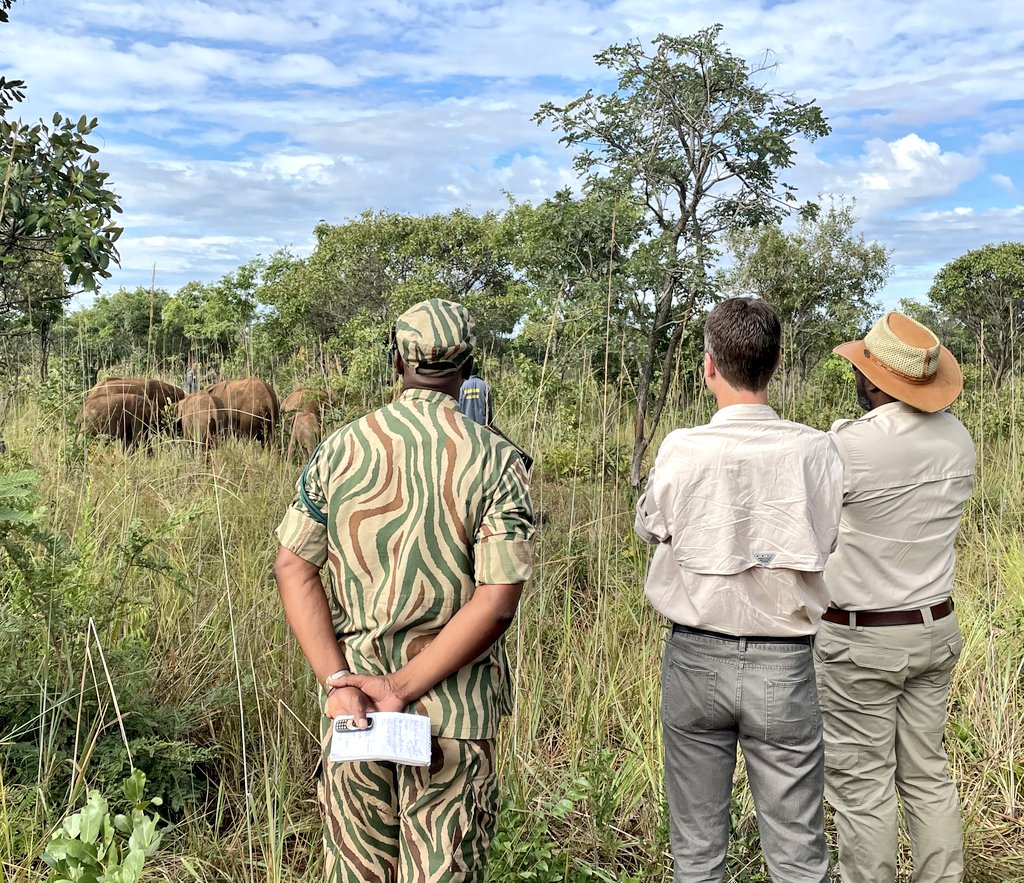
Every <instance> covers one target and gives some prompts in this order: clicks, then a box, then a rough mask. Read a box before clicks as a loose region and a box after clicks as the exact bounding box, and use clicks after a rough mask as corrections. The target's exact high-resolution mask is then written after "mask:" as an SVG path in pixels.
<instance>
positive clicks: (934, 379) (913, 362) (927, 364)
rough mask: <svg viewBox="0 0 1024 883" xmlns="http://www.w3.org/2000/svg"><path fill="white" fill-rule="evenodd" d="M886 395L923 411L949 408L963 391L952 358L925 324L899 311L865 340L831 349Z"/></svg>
mask: <svg viewBox="0 0 1024 883" xmlns="http://www.w3.org/2000/svg"><path fill="white" fill-rule="evenodd" d="M832 352H834V353H835V354H836V355H838V356H842V357H843V358H844V359H846V360H847V361H849V362H851V363H852V364H853V366H854V367H855V368H857V369H858V370H859V371H860V372H861V373H862V374H863V375H864V376H865V377H867V379H868V380H870V381H871V382H872V383H873V384H874V385H875V386H877V387H878V388H879V389H880V390H882V392H885V393H888V394H889V395H891V396H892V397H893V398H894V399H899V400H900V401H901V402H906V404H908V405H910V406H911V407H914V408H917V409H918V410H920V411H927V412H929V413H931V412H934V411H941V410H943V409H944V408H948V407H949V406H950V405H951V404H953V402H954V401H955V400H956V397H957V396H958V395H960V392H961V390H963V388H964V375H963V372H962V371H961V370H960V365H959V364H957V361H956V359H955V358H954V356H953V354H952V353H951V352H950V351H949V350H948V349H946V348H945V347H944V346H943V345H942V344H941V343H940V342H939V339H938V338H937V337H936V336H935V334H934V333H932V331H931V330H929V329H928V328H926V327H925V326H924V325H922V324H921V323H920V322H915V321H914V320H913V319H911V318H910V317H909V316H904V315H903V313H898V312H896V311H895V310H893V311H892V312H889V313H886V314H885V315H884V316H882V318H881V319H879V320H878V321H877V322H875V324H874V326H872V328H871V330H870V331H869V332H868V333H867V334H866V335H864V339H863V340H851V341H849V342H848V343H843V344H840V345H839V346H837V347H836V348H835V349H834V350H832Z"/></svg>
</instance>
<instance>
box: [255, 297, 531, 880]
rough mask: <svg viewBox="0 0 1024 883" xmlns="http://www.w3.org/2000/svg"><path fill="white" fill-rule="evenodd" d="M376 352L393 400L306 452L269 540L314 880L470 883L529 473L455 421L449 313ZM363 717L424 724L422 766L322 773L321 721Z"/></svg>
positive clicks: (488, 813) (503, 709)
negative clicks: (287, 650) (314, 834)
mask: <svg viewBox="0 0 1024 883" xmlns="http://www.w3.org/2000/svg"><path fill="white" fill-rule="evenodd" d="M391 342H392V349H391V360H392V365H393V367H394V370H395V371H396V373H397V374H398V375H399V376H400V377H401V378H402V391H401V393H400V395H399V396H398V398H397V399H396V400H395V401H394V402H392V403H391V404H389V405H386V406H384V407H383V408H380V409H378V410H376V411H374V412H372V413H370V414H368V415H367V416H365V417H363V418H362V419H360V420H356V421H354V422H352V423H349V424H348V425H347V426H344V427H342V428H341V429H339V430H338V431H337V432H335V433H334V434H333V435H331V436H329V437H328V438H327V439H326V440H325V441H324V442H323V444H322V445H321V446H320V447H319V448H318V450H317V452H316V453H315V454H314V455H313V457H312V459H311V460H310V462H309V464H308V465H307V467H306V469H305V471H304V472H303V474H302V476H301V478H300V479H299V484H298V491H299V494H298V496H297V498H296V499H295V501H294V502H293V503H292V505H291V507H290V508H289V509H288V511H287V514H286V515H285V517H284V520H283V521H282V522H281V525H280V527H279V528H278V537H279V539H280V542H281V545H280V549H279V550H278V555H277V563H276V565H275V574H276V576H277V581H278V587H279V589H280V592H281V599H282V601H283V603H284V608H285V612H286V614H287V616H288V621H289V623H290V624H291V626H292V629H293V631H294V632H295V635H296V636H297V638H298V640H299V643H300V644H301V646H302V649H303V652H304V653H305V655H306V658H307V660H308V661H309V664H310V667H311V668H312V669H313V671H314V673H315V674H316V678H317V680H318V681H319V683H320V685H321V687H322V693H321V702H322V705H323V709H324V715H325V719H324V726H323V729H322V734H323V736H324V750H325V757H324V767H323V777H322V780H321V787H320V796H321V801H322V804H323V809H324V816H325V822H326V824H325V833H324V840H325V846H326V852H327V864H326V880H327V881H330V883H396V881H401V883H448V881H464V883H482V881H483V880H484V876H485V873H486V868H487V853H488V848H489V845H490V841H491V837H492V835H493V833H494V829H495V822H496V818H497V813H498V803H499V792H498V781H497V776H496V758H495V739H496V737H497V735H498V723H499V721H500V719H501V717H502V716H503V715H505V714H508V713H509V711H510V710H511V698H512V696H511V687H510V681H509V676H508V663H507V660H506V657H505V648H504V640H503V635H504V632H505V630H506V629H507V628H508V626H509V624H510V623H511V621H512V618H513V617H514V615H515V611H516V607H517V605H518V603H519V596H520V593H521V591H522V587H523V583H524V582H525V581H526V580H527V579H528V578H529V577H530V574H531V571H532V568H533V535H534V532H533V524H532V514H531V503H530V493H529V488H528V478H527V473H526V469H525V467H524V465H523V461H522V458H521V457H520V454H519V453H518V452H517V450H516V449H515V448H514V447H513V446H512V445H511V444H510V443H508V442H506V441H505V440H504V439H502V438H501V437H500V436H498V435H496V434H495V433H493V432H490V431H488V430H487V429H485V428H484V427H483V426H480V425H479V424H477V423H474V422H473V421H472V420H469V419H467V418H466V417H464V416H463V415H462V414H460V413H459V412H458V409H457V403H458V396H459V388H460V386H461V383H462V380H463V378H464V376H466V375H468V374H469V372H470V369H471V365H472V353H473V347H474V343H475V338H474V333H473V324H472V322H471V320H470V317H469V314H468V313H467V312H466V310H465V308H464V307H462V306H461V305H459V304H456V303H453V302H451V301H446V300H436V299H434V300H428V301H424V302H422V303H419V304H417V305H416V306H414V307H412V308H411V309H410V310H408V311H407V312H405V313H403V314H402V315H401V316H400V317H399V319H398V321H397V322H396V323H395V327H394V331H393V334H392V336H391ZM325 564H326V565H327V568H328V576H329V580H328V583H327V587H326V589H325V587H324V585H323V583H322V582H321V579H320V570H321V568H322V567H323V566H324V565H325ZM375 710H376V711H409V712H414V713H418V714H424V715H428V716H429V717H430V720H431V728H432V731H433V735H434V739H433V745H432V748H433V757H432V759H431V764H430V766H429V767H413V766H404V765H401V764H394V763H376V762H375V763H331V762H330V761H329V760H328V758H327V752H328V751H329V745H330V733H331V726H330V725H331V718H334V717H335V716H338V715H351V716H352V717H353V718H354V719H355V721H356V723H357V725H360V726H366V724H367V714H368V713H370V712H373V711H375Z"/></svg>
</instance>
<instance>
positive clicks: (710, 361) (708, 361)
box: [704, 353, 718, 380]
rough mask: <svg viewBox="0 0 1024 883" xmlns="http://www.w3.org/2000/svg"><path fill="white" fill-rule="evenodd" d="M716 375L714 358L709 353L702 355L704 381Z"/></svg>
mask: <svg viewBox="0 0 1024 883" xmlns="http://www.w3.org/2000/svg"><path fill="white" fill-rule="evenodd" d="M717 373H718V368H717V366H716V365H715V357H714V356H712V355H711V353H704V379H705V380H706V379H707V378H709V377H714V376H715V375H716V374H717Z"/></svg>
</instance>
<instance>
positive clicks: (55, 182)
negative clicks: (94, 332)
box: [0, 0, 121, 376]
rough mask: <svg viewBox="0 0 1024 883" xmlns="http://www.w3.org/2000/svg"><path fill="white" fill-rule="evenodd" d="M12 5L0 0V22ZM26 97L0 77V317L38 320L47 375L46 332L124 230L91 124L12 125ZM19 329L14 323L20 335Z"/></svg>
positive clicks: (103, 270)
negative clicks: (116, 217)
mask: <svg viewBox="0 0 1024 883" xmlns="http://www.w3.org/2000/svg"><path fill="white" fill-rule="evenodd" d="M13 2H14V0H0V22H3V23H6V22H7V20H8V11H9V10H10V8H11V6H12V5H13ZM24 96H25V84H24V82H22V81H21V80H6V79H4V78H0V314H4V315H5V318H7V319H8V320H10V318H11V316H12V315H14V316H18V315H20V316H30V317H34V319H33V321H35V320H36V319H38V320H40V322H36V324H34V325H33V328H34V330H35V331H36V332H38V334H39V339H40V348H41V351H42V355H43V358H42V359H41V370H42V373H43V376H45V374H46V365H47V359H46V352H47V344H48V339H49V338H48V335H49V330H50V328H51V327H52V325H53V323H54V321H55V320H56V319H57V318H58V317H59V316H60V315H61V314H62V312H63V306H64V303H65V301H66V300H67V298H68V297H69V296H70V291H69V288H70V287H72V286H77V285H79V284H81V285H82V286H83V287H85V288H87V289H92V288H95V287H96V281H97V279H100V278H108V277H109V276H110V270H109V266H110V264H111V263H112V262H114V263H116V262H117V259H118V255H117V249H116V246H115V243H116V242H117V239H118V237H119V236H120V235H121V228H119V227H117V226H116V225H115V224H114V223H113V222H112V218H113V215H114V214H115V213H117V212H120V211H121V207H120V205H119V204H118V201H117V195H116V194H115V193H114V192H113V191H112V190H110V189H108V186H107V179H108V175H107V173H106V172H104V171H102V170H101V169H100V166H99V162H98V161H97V160H96V159H95V158H94V157H93V156H92V155H93V154H95V153H96V152H97V150H98V148H97V147H96V146H95V145H93V144H92V143H90V141H89V136H90V135H91V134H92V132H93V131H94V129H95V128H96V125H97V121H96V119H91V120H90V119H88V118H87V117H86V116H85V115H83V116H81V117H80V118H79V119H78V120H77V121H75V120H71V119H65V118H64V117H63V116H62V115H61V114H59V113H55V114H54V115H53V119H52V122H51V123H50V124H46V123H44V122H43V121H40V122H38V123H36V124H34V125H29V124H25V123H22V122H21V121H20V120H9V119H8V118H7V114H8V112H9V111H10V110H11V109H12V108H13V107H14V105H15V104H17V103H18V102H20V101H22V100H23V98H24ZM55 267H56V268H59V273H58V274H57V275H56V276H55V272H54V271H55ZM22 324H23V323H18V322H15V323H13V325H14V327H15V328H16V332H17V333H23V331H24V329H23V328H22V327H21V325H22Z"/></svg>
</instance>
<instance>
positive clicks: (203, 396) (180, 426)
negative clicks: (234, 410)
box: [174, 392, 227, 451]
mask: <svg viewBox="0 0 1024 883" xmlns="http://www.w3.org/2000/svg"><path fill="white" fill-rule="evenodd" d="M174 413H175V417H176V429H177V430H178V432H179V433H180V434H181V435H182V436H183V437H184V438H185V439H186V440H188V441H190V442H193V443H194V444H196V445H199V446H200V447H201V448H202V449H203V450H204V451H209V450H210V448H211V447H213V446H214V445H215V444H216V443H217V438H218V436H220V435H222V434H223V433H224V431H225V429H226V428H227V410H226V409H225V407H224V403H223V402H222V401H221V400H220V399H219V398H217V397H216V396H214V395H211V394H210V393H208V392H197V393H193V394H192V395H187V396H185V398H183V399H182V400H181V401H180V402H178V403H177V405H176V406H175V412H174Z"/></svg>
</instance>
